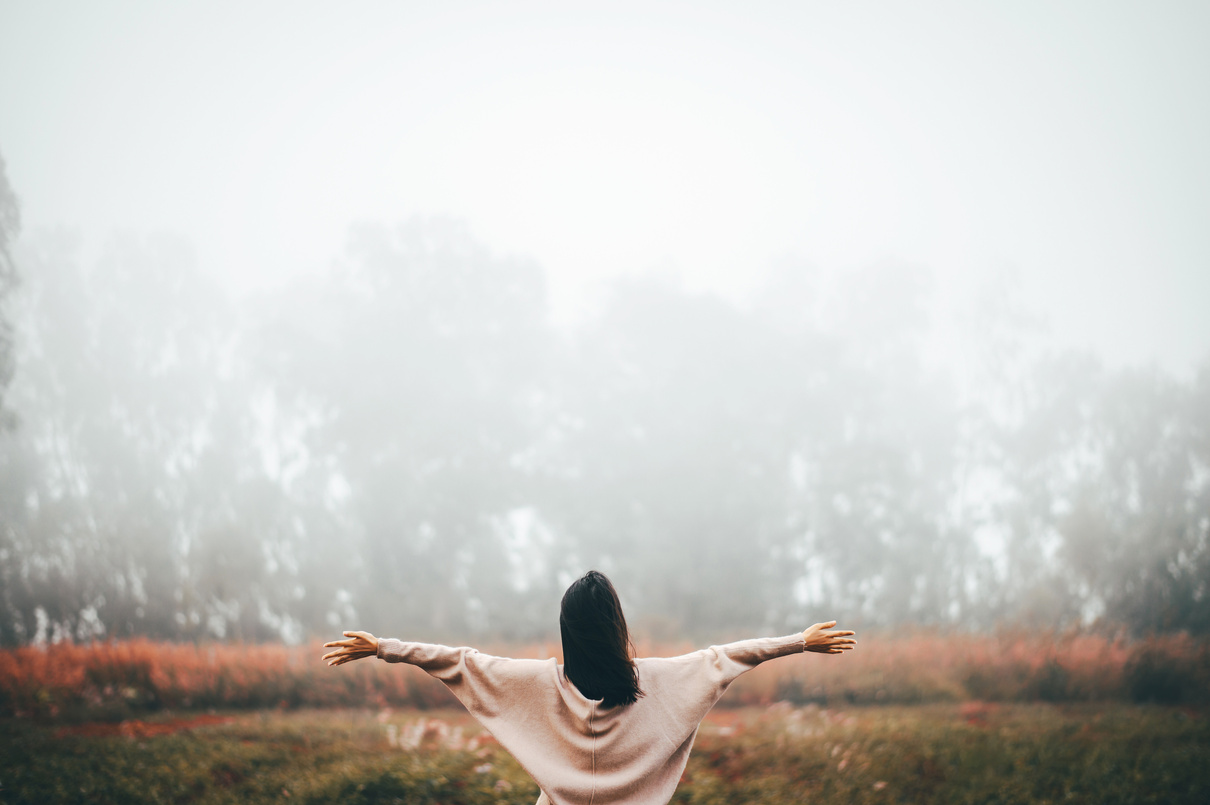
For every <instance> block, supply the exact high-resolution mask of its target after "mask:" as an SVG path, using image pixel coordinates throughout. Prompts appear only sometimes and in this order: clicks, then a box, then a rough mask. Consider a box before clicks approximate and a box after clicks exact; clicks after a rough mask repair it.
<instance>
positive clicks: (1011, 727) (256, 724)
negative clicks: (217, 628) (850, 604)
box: [0, 702, 1210, 805]
mask: <svg viewBox="0 0 1210 805" xmlns="http://www.w3.org/2000/svg"><path fill="white" fill-rule="evenodd" d="M1206 715H1207V713H1206V712H1205V711H1194V710H1188V709H1180V708H1173V707H1160V706H1147V705H1131V704H1122V703H1101V704H1065V705H1054V704H1042V703H1037V704H1000V705H996V704H986V703H981V702H966V703H960V704H931V705H919V706H885V707H852V708H843V709H836V708H832V709H822V708H819V707H816V706H813V705H808V706H805V707H792V706H789V705H785V704H779V705H774V706H772V707H768V708H742V709H730V710H716V711H714V712H713V713H712V714H711V715H710V717H709V718H708V719H707V721H706V722H705V724H704V725H703V727H702V730H701V733H700V734H699V737H698V741H697V745H696V747H695V749H694V752H693V756H692V758H691V760H690V762H689V767H688V769H687V770H686V773H685V777H684V779H683V780H682V783H681V785H680V787H679V788H678V790H677V793H676V796H675V798H674V800H673V801H674V802H679V803H703V804H705V803H718V805H723V803H729V804H733V803H743V802H763V803H783V802H784V803H790V802H843V803H850V802H851V803H866V802H869V803H888V802H954V803H957V802H970V803H1009V802H1022V803H1024V802H1065V803H1066V802H1075V803H1115V802H1121V803H1127V802H1131V803H1133V802H1163V803H1204V802H1207V801H1210V721H1208V720H1207V719H1206V717H1205V716H1206ZM537 793H538V792H537V788H536V786H535V785H534V783H533V782H532V781H531V780H530V779H529V778H528V777H527V776H526V774H525V773H524V772H523V771H522V770H521V769H520V768H519V767H518V766H517V765H516V763H515V762H513V761H512V759H511V758H510V757H509V756H508V755H507V753H505V752H504V751H503V750H502V749H500V747H499V746H498V745H497V744H495V743H494V741H492V740H491V739H490V736H487V735H486V734H485V733H482V732H481V731H480V730H479V729H478V727H477V726H476V725H475V723H474V722H473V721H472V720H471V719H470V718H469V717H468V716H467V715H466V714H465V713H464V712H460V711H453V710H441V711H413V710H395V711H391V710H381V711H378V712H373V711H357V710H299V711H291V710H265V711H258V712H248V711H231V712H218V713H211V714H199V713H197V712H179V713H177V714H175V715H174V714H173V713H171V712H167V711H161V712H159V713H156V714H155V715H152V716H148V717H147V718H146V720H139V721H132V720H128V721H125V722H120V723H119V722H109V723H97V722H84V723H78V722H77V723H70V724H68V723H57V722H53V721H51V722H47V721H35V720H30V719H13V718H9V719H4V720H0V802H3V803H11V804H12V805H16V804H17V803H66V802H82V803H83V802H87V803H143V802H156V803H218V802H247V803H266V802H276V803H282V802H291V803H294V802H299V803H321V802H324V803H326V802H341V803H372V802H383V803H392V802H407V803H445V804H446V805H452V804H455V803H476V804H477V803H532V802H533V801H534V800H535V799H536V798H537Z"/></svg>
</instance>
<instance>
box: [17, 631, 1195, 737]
mask: <svg viewBox="0 0 1210 805" xmlns="http://www.w3.org/2000/svg"><path fill="white" fill-rule="evenodd" d="M684 648H686V647H679V648H672V649H665V650H661V649H660V648H659V647H658V646H651V645H644V646H642V647H641V653H642V654H645V655H657V656H658V655H667V654H675V653H678V651H681V650H684ZM322 653H323V650H322V649H321V648H320V647H319V646H318V645H312V646H306V647H287V646H282V645H240V644H217V643H216V644H203V645H193V644H176V643H157V642H153V641H150V640H130V641H123V642H107V643H93V644H89V645H71V644H58V645H52V646H46V647H26V648H18V649H9V650H5V651H0V715H32V714H45V715H54V714H57V713H60V712H65V711H72V710H87V711H90V712H92V713H94V714H96V713H98V712H99V713H104V712H106V711H111V712H112V714H113V716H114V717H120V716H125V715H127V714H129V712H130V711H131V710H139V709H152V708H159V707H171V708H202V709H207V708H224V709H228V708H262V707H298V706H306V707H337V706H339V707H348V706H362V705H367V706H374V707H379V706H385V705H390V706H394V707H416V708H431V707H448V706H451V705H454V704H456V703H455V701H454V699H453V697H452V696H451V695H450V694H449V692H448V691H446V690H445V688H443V687H442V686H441V685H440V684H438V683H437V682H435V681H433V680H431V679H429V678H428V677H427V676H426V675H425V674H424V673H423V672H421V671H419V670H418V669H415V668H412V667H409V666H406V665H388V664H386V663H382V662H372V661H365V662H358V663H353V664H351V665H347V666H342V667H339V668H329V667H328V666H326V665H325V664H323V663H322V662H321V661H320V659H319V658H320V656H321V654H322ZM493 653H498V654H511V655H512V656H529V657H535V656H537V657H545V656H552V652H551V649H550V647H549V646H529V647H521V648H517V647H514V648H512V649H509V648H507V647H494V648H493ZM1207 691H1210V645H1208V644H1206V643H1205V642H1199V641H1197V640H1194V639H1191V638H1188V637H1183V636H1173V637H1163V638H1152V639H1148V640H1145V641H1139V642H1135V643H1127V642H1125V641H1122V640H1112V639H1107V638H1104V637H1097V636H1092V635H1068V636H1059V637H1040V636H1037V635H1026V634H1020V635H1013V634H1005V635H998V636H974V635H961V636H943V635H938V634H936V633H928V634H919V635H911V634H908V635H903V634H900V635H897V636H895V637H880V636H878V635H862V636H861V642H860V645H859V647H858V648H857V650H855V651H853V652H850V653H848V654H845V655H843V656H840V657H828V656H820V655H810V656H808V657H805V658H793V659H783V660H779V661H776V662H771V663H768V664H766V665H765V666H762V667H761V668H758V669H756V670H755V671H753V672H752V673H750V674H746V675H745V676H743V677H741V678H740V679H739V680H738V681H737V682H736V683H735V684H734V685H733V687H732V689H731V691H730V692H729V693H728V694H727V696H726V698H725V699H724V700H723V704H724V705H734V706H739V705H758V704H768V703H770V702H774V701H790V702H795V703H800V704H801V703H806V702H819V703H832V704H837V703H851V704H882V703H886V704H890V703H917V702H935V701H959V700H968V699H970V700H987V701H1032V700H1044V701H1103V700H1112V699H1133V700H1135V701H1148V700H1152V701H1158V702H1170V703H1178V702H1199V701H1201V700H1203V699H1204V698H1205V697H1206V696H1207Z"/></svg>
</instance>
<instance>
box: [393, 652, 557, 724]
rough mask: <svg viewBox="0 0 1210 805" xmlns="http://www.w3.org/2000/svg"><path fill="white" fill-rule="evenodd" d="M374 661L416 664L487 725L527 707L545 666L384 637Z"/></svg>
mask: <svg viewBox="0 0 1210 805" xmlns="http://www.w3.org/2000/svg"><path fill="white" fill-rule="evenodd" d="M378 657H379V659H382V660H385V661H387V662H404V663H408V664H409V665H415V666H416V667H417V668H420V669H421V670H423V671H424V672H425V673H427V674H428V675H429V676H431V677H433V678H434V679H437V680H439V681H441V682H442V683H444V684H445V686H446V687H447V688H449V689H450V691H451V692H452V693H453V694H454V695H455V696H456V697H457V698H458V701H460V702H462V704H463V705H465V706H466V708H467V710H469V711H470V712H471V714H472V715H474V716H475V717H477V718H479V719H480V720H481V721H492V720H494V719H496V718H499V717H500V716H502V715H505V714H506V713H507V712H508V711H510V710H516V709H520V708H522V707H524V706H525V705H532V704H533V698H534V697H535V696H536V695H537V693H538V691H539V690H540V688H541V685H540V682H539V679H540V677H541V675H542V671H543V668H544V667H545V665H546V664H547V661H543V660H515V659H510V658H507V657H493V656H492V655H490V654H481V653H480V652H478V651H477V650H475V649H473V648H468V647H466V646H459V647H453V646H441V645H436V644H433V643H410V642H406V641H403V640H396V639H394V638H389V637H388V638H380V639H379V641H378Z"/></svg>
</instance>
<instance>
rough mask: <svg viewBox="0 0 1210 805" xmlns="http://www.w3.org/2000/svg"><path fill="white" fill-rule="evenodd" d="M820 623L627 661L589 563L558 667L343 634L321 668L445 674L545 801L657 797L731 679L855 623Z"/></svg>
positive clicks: (848, 644)
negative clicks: (397, 668)
mask: <svg viewBox="0 0 1210 805" xmlns="http://www.w3.org/2000/svg"><path fill="white" fill-rule="evenodd" d="M835 625H836V621H829V622H828V623H817V624H815V625H814V626H812V627H811V628H809V629H807V630H806V631H804V632H802V633H801V634H794V635H790V636H788V637H771V638H760V639H756V640H742V641H740V642H738V643H729V644H727V645H725V646H711V647H710V648H707V649H703V650H701V651H695V652H693V653H692V654H685V655H683V656H681V657H668V658H657V657H652V658H637V659H632V656H633V645H632V643H631V641H630V634H629V632H628V630H627V628H626V618H625V617H624V616H623V615H622V605H621V603H620V602H619V601H618V595H617V593H616V592H615V591H614V589H613V585H612V584H610V582H609V579H607V578H605V576H604V575H603V574H601V573H598V572H596V571H595V570H594V571H589V572H588V573H586V574H585V575H584V576H583V577H582V578H580V579H578V580H576V581H575V582H574V583H573V584H572V585H571V586H570V587H569V588H568V589H567V592H566V593H564V595H563V602H562V605H561V609H560V613H559V629H560V631H561V633H562V637H563V657H564V664H563V665H558V664H556V662H555V660H554V659H553V658H552V659H549V660H513V659H506V658H504V657H492V656H489V655H486V654H480V653H479V652H477V651H475V650H474V649H472V648H450V647H448V646H437V645H432V644H428V643H405V642H402V641H399V640H393V639H389V638H384V639H382V640H378V639H376V638H375V637H374V636H373V635H372V634H369V633H368V632H345V633H344V634H345V637H346V638H348V639H346V640H337V641H334V642H332V643H325V644H324V648H333V649H335V650H334V651H331V652H329V653H327V654H325V655H324V657H323V658H324V660H326V661H327V662H328V664H329V665H341V664H343V663H347V662H352V661H353V660H359V659H362V658H363V657H371V656H377V657H378V658H379V659H383V660H386V661H387V662H406V663H409V664H411V665H415V666H418V667H420V668H422V669H423V670H424V671H426V672H427V673H428V674H429V675H430V676H433V677H435V678H436V679H439V680H441V681H442V682H443V683H445V685H446V687H448V688H449V689H450V690H451V691H452V692H453V694H454V695H455V696H457V697H458V700H459V701H460V702H462V703H463V704H464V705H465V706H466V709H467V710H469V711H470V712H471V715H473V716H474V717H475V718H476V719H478V720H479V722H480V723H482V724H483V726H484V727H486V728H487V730H488V731H489V732H491V734H492V735H494V736H495V737H496V740H498V741H499V742H500V744H501V745H502V746H503V747H504V748H505V749H507V750H508V751H509V752H510V753H512V755H513V757H515V758H516V759H517V761H518V762H519V763H520V764H521V765H522V766H523V767H524V768H525V770H526V771H527V772H529V774H530V776H531V777H533V778H534V781H535V782H537V784H538V786H539V787H540V788H541V789H542V795H541V796H540V797H538V805H550V803H558V805H564V803H568V804H569V805H570V803H585V805H595V804H596V803H599V804H600V805H607V804H609V803H658V805H665V803H667V802H668V801H669V800H670V799H672V794H673V792H674V791H675V790H676V784H677V781H678V780H680V777H681V773H682V772H683V771H684V770H685V764H686V763H687V762H688V761H689V750H690V749H691V748H692V747H693V739H694V737H696V735H697V728H698V725H699V724H700V723H701V721H702V719H703V718H705V716H706V713H707V712H709V711H710V708H711V707H713V706H714V703H715V702H717V701H718V700H719V697H720V696H722V695H723V692H724V691H726V690H727V686H728V685H730V684H731V683H732V682H733V681H734V680H735V679H736V677H738V676H739V675H740V674H742V673H744V672H745V671H748V670H750V669H752V668H755V667H756V666H757V665H759V664H760V663H762V662H764V661H765V660H771V659H773V658H774V657H781V656H784V655H787V654H797V653H799V652H802V651H814V652H818V653H820V654H839V653H841V652H842V651H846V650H848V649H851V648H853V646H854V645H855V644H856V641H855V640H853V639H852V637H851V635H852V634H853V632H848V631H832V630H831V627H833V626H835Z"/></svg>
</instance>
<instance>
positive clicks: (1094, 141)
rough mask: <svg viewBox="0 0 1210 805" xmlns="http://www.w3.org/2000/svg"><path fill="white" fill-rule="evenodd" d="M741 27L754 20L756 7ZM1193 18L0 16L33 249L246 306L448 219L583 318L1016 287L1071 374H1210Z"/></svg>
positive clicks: (1123, 7)
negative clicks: (862, 284) (768, 299)
mask: <svg viewBox="0 0 1210 805" xmlns="http://www.w3.org/2000/svg"><path fill="white" fill-rule="evenodd" d="M753 6H756V7H755V8H753ZM1208 34H1210V4H1207V3H1204V2H1185V3H1174V2H1164V3H1104V2H1095V3H1092V2H1087V3H1074V2H1067V3H1060V4H1050V3H1022V2H1013V3H1007V2H1006V3H1000V4H998V5H994V4H991V3H978V4H970V3H874V2H827V3H777V4H774V3H762V4H740V3H731V4H707V3H700V2H695V3H663V4H656V5H655V7H654V8H653V7H650V5H649V4H634V5H628V4H619V3H611V4H607V5H606V4H601V5H598V6H582V7H581V6H577V8H576V9H575V10H572V9H570V8H569V7H568V4H557V3H551V4H534V3H483V4H472V3H380V2H354V3H332V2H323V3H316V2H291V3H267V2H265V3H254V4H237V3H217V2H188V3H184V2H182V3H163V2H116V0H114V1H112V2H104V3H92V2H80V3H61V2H44V1H43V0H27V1H26V2H17V1H16V0H0V154H3V156H4V158H5V160H6V161H7V163H8V174H9V179H10V182H11V183H12V185H13V187H14V188H15V190H16V191H17V193H18V195H19V197H20V199H21V203H22V213H23V217H24V222H25V227H26V231H27V232H29V231H30V230H34V229H37V228H40V227H43V226H46V225H59V224H66V225H69V226H73V227H77V228H79V229H80V230H81V231H83V232H84V234H85V235H86V236H87V239H88V240H89V241H95V240H99V239H100V238H101V237H103V236H104V234H105V233H106V232H108V231H109V230H111V229H113V228H115V227H124V228H135V229H139V230H165V229H166V230H170V231H174V232H179V233H181V234H183V235H186V236H187V237H189V238H190V239H191V240H192V241H193V242H194V244H195V245H196V248H197V251H198V259H199V261H200V263H201V265H202V266H203V268H204V269H205V270H206V271H207V272H208V273H211V274H213V275H214V276H215V277H218V278H219V279H220V280H221V281H222V282H223V283H224V284H225V285H227V286H228V287H229V288H231V289H233V290H234V291H236V292H241V291H245V290H248V289H253V288H262V287H266V286H272V285H274V284H276V283H280V282H283V281H286V280H288V279H289V277H290V276H291V275H292V274H293V273H295V272H306V271H313V270H315V269H317V268H320V267H322V266H323V265H324V264H326V263H327V262H328V261H330V260H331V259H332V258H333V257H335V256H337V255H338V254H339V253H340V250H341V247H342V243H343V241H344V238H345V234H346V231H347V228H348V225H349V224H350V223H351V222H354V221H357V220H365V219H372V220H386V221H389V220H395V219H400V218H404V217H407V216H409V215H412V214H416V213H421V214H448V215H452V216H456V217H459V218H462V219H465V220H466V221H467V222H468V223H469V225H470V227H471V230H472V231H473V232H474V233H475V234H476V235H477V236H478V237H479V238H481V239H482V240H483V241H484V242H485V243H486V244H487V245H488V246H490V247H491V248H493V249H495V250H497V251H499V252H505V253H515V254H523V255H529V256H532V257H533V258H534V259H536V260H537V261H538V262H539V263H540V264H541V265H542V266H543V267H544V268H545V269H546V270H547V272H548V274H549V277H550V282H551V294H552V302H553V304H554V308H555V312H556V313H557V314H558V315H561V316H567V317H574V316H576V315H577V312H578V311H581V310H583V309H584V308H585V306H586V305H589V304H591V300H592V297H593V292H594V290H595V289H596V288H597V287H598V285H599V282H600V281H601V280H603V279H606V278H608V277H611V276H615V275H617V274H621V273H628V272H634V271H643V270H649V269H655V270H658V271H661V272H665V273H668V274H675V275H679V276H680V278H681V280H682V281H683V282H684V283H685V284H686V285H687V286H689V287H694V288H706V289H712V290H717V291H719V292H722V293H725V294H728V295H731V296H733V297H742V295H743V294H745V293H746V292H747V291H748V290H750V288H751V284H752V282H753V278H754V277H756V276H758V275H759V274H760V272H762V271H763V270H764V269H765V268H766V267H768V266H769V265H771V264H772V263H774V262H776V261H778V260H784V259H786V258H790V259H797V260H802V261H805V262H808V263H812V264H815V265H817V266H819V267H821V268H822V269H823V270H825V271H832V272H840V271H845V270H847V269H849V268H851V267H853V266H857V265H860V264H862V263H865V262H868V261H871V260H878V259H886V258H891V259H897V260H905V261H910V262H915V263H920V264H923V265H926V266H928V267H929V268H930V269H931V270H932V271H933V272H934V277H935V282H936V287H937V288H938V293H939V296H940V298H941V299H942V303H943V304H945V305H948V306H949V307H950V308H954V307H960V306H961V305H962V303H963V300H964V299H965V298H966V296H967V295H969V294H970V293H971V292H972V289H973V288H974V287H976V286H977V285H978V284H979V282H981V281H982V280H983V278H985V277H987V276H989V275H992V274H996V273H997V272H1004V271H1008V272H1014V271H1015V272H1018V274H1019V276H1020V280H1021V283H1022V287H1023V292H1024V294H1025V297H1026V299H1027V301H1028V302H1029V303H1030V304H1032V305H1034V306H1036V307H1037V308H1039V309H1040V310H1041V311H1042V312H1043V313H1044V314H1045V315H1046V316H1048V318H1049V319H1050V323H1051V328H1052V331H1053V334H1054V337H1055V338H1056V339H1057V341H1058V343H1060V344H1063V345H1065V346H1067V345H1070V346H1089V347H1092V348H1095V349H1096V350H1098V351H1099V352H1101V353H1102V354H1103V355H1105V356H1106V357H1107V358H1109V359H1110V360H1112V361H1115V362H1117V361H1131V362H1133V361H1141V360H1149V359H1158V360H1160V361H1162V362H1163V363H1164V364H1165V365H1167V366H1169V367H1171V368H1176V369H1187V368H1188V367H1190V366H1191V365H1192V364H1193V363H1194V361H1196V360H1197V359H1198V358H1200V357H1202V356H1204V355H1205V354H1206V353H1207V352H1208V351H1210V316H1207V315H1205V310H1206V308H1207V307H1210V305H1208V304H1207V303H1210V226H1207V224H1208V223H1210V148H1207V145H1206V144H1207V143H1210V48H1208V47H1207V46H1206V42H1207V35H1208Z"/></svg>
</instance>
